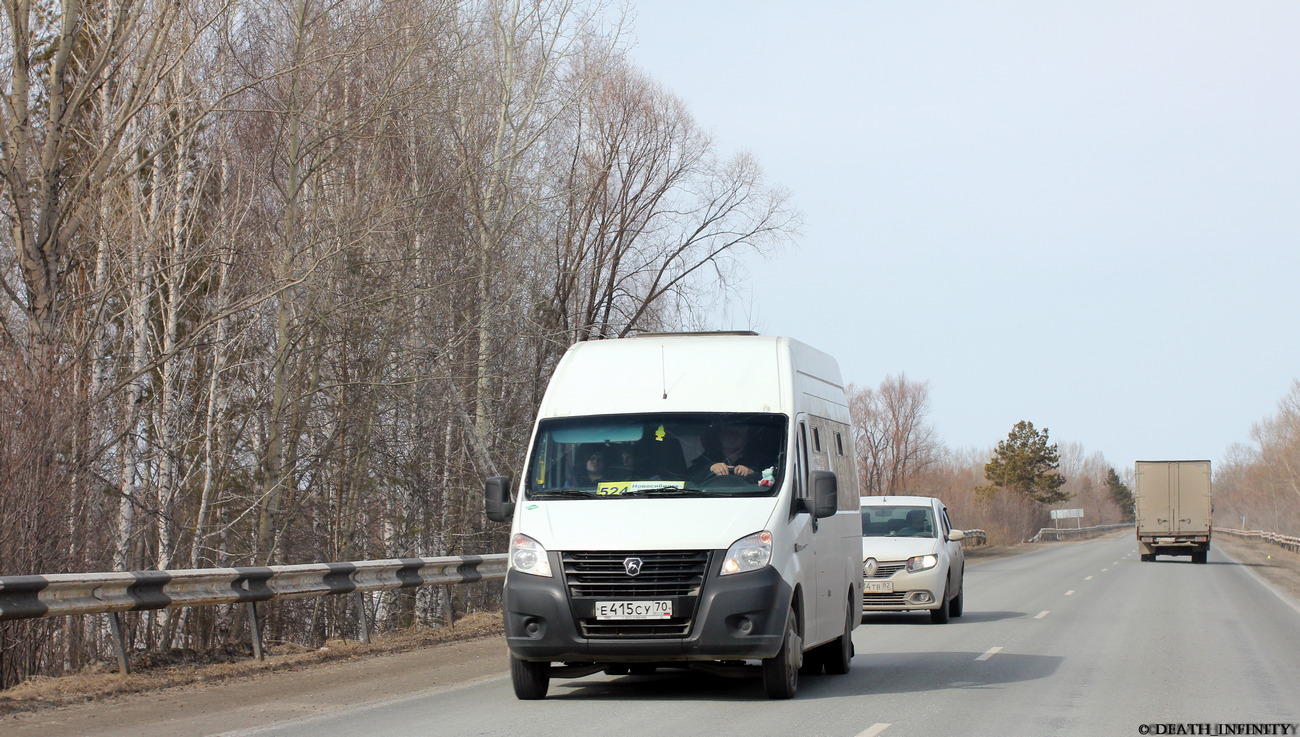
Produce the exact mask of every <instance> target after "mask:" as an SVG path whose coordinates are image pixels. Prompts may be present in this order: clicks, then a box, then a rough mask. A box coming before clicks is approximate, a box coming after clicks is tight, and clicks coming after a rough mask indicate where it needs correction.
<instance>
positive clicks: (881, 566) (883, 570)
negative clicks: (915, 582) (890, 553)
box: [867, 560, 907, 580]
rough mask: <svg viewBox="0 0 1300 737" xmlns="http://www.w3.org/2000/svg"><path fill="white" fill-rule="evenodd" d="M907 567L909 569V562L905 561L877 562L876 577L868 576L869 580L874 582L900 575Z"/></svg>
mask: <svg viewBox="0 0 1300 737" xmlns="http://www.w3.org/2000/svg"><path fill="white" fill-rule="evenodd" d="M905 567H907V561H905V560H889V561H884V560H882V561H877V562H876V575H874V576H868V577H867V578H870V579H872V580H875V579H878V578H889V577H890V576H892V575H894V574H895V573H898V572H899V571H901V570H903V569H904V568H905Z"/></svg>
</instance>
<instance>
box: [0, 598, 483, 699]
mask: <svg viewBox="0 0 1300 737" xmlns="http://www.w3.org/2000/svg"><path fill="white" fill-rule="evenodd" d="M502 634H503V629H502V625H501V614H500V613H498V612H477V613H474V614H470V615H467V616H466V617H464V618H463V619H461V620H459V621H458V622H456V626H455V627H440V628H437V629H425V628H412V629H408V630H401V631H395V632H389V633H385V634H383V635H376V636H373V637H372V639H371V644H369V645H364V644H362V643H359V642H348V641H342V640H335V641H330V642H329V643H327V644H326V645H325V646H324V647H322V648H320V649H319V650H309V649H307V648H304V647H302V646H299V645H275V646H268V647H267V648H266V659H265V660H262V661H257V660H253V659H251V658H238V659H236V656H226V655H221V654H206V655H205V656H203V658H202V662H199V661H195V660H190V661H187V662H180V663H173V662H163V661H164V660H165V659H164V658H160V657H157V656H151V655H141V656H140V657H138V658H135V659H133V660H132V662H131V667H132V670H133V671H134V672H133V673H131V674H130V675H122V674H121V673H119V672H117V670H116V666H115V665H114V666H112V668H111V669H110V667H109V665H107V664H100V665H98V666H95V667H93V668H90V669H88V670H86V671H84V672H82V673H77V674H74V675H67V676H58V677H45V676H40V677H35V678H30V679H28V680H26V681H23V682H22V683H20V684H18V685H17V686H14V687H13V688H10V689H8V690H6V691H0V714H8V713H14V712H19V711H28V710H32V709H43V708H48V707H51V706H62V705H67V704H78V703H84V702H87V701H93V700H95V699H100V698H105V697H108V696H118V695H122V694H130V693H140V692H145V691H156V690H159V689H164V688H172V687H176V686H187V685H191V684H197V683H205V684H206V683H218V682H221V681H228V680H233V679H237V678H253V677H257V676H261V675H265V674H267V673H276V672H282V671H293V670H298V669H302V668H306V667H309V666H312V665H316V664H319V663H330V662H338V661H345V660H355V659H358V658H367V657H374V656H376V655H385V654H389V653H397V652H405V651H409V650H417V649H420V648H427V647H435V646H437V645H439V644H442V643H447V642H455V641H461V640H472V639H478V638H482V637H493V636H500V635H502ZM222 657H231V658H232V659H231V660H230V661H229V662H218V663H213V662H211V661H212V660H213V659H214V658H222Z"/></svg>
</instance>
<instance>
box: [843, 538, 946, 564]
mask: <svg viewBox="0 0 1300 737" xmlns="http://www.w3.org/2000/svg"><path fill="white" fill-rule="evenodd" d="M938 552H939V540H937V539H936V538H933V537H864V538H862V559H863V560H866V559H867V558H875V559H876V560H907V559H908V558H911V557H912V556H914V555H926V554H934V553H938Z"/></svg>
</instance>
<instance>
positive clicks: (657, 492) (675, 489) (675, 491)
mask: <svg viewBox="0 0 1300 737" xmlns="http://www.w3.org/2000/svg"><path fill="white" fill-rule="evenodd" d="M699 493H700V490H699V489H686V488H683V487H681V486H655V487H652V488H649V489H637V490H636V491H629V492H628V493H626V494H619V496H689V495H691V494H699Z"/></svg>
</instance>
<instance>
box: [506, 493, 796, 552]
mask: <svg viewBox="0 0 1300 737" xmlns="http://www.w3.org/2000/svg"><path fill="white" fill-rule="evenodd" d="M775 505H776V501H775V500H774V499H772V498H770V497H757V498H739V499H738V498H734V497H732V498H721V499H602V500H548V501H533V502H523V507H522V508H521V509H520V512H519V516H518V518H517V523H518V531H519V532H522V533H524V534H525V535H528V536H529V537H531V538H533V539H534V540H536V541H537V542H539V543H541V544H542V546H543V547H545V548H546V549H547V550H643V549H644V550H725V549H727V548H728V547H730V546H731V544H732V543H733V542H735V541H736V540H738V539H740V538H742V537H744V536H746V535H750V534H753V533H755V532H759V531H760V530H764V529H767V528H768V527H769V526H770V524H771V523H770V520H771V518H772V514H773V509H774V507H775Z"/></svg>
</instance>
